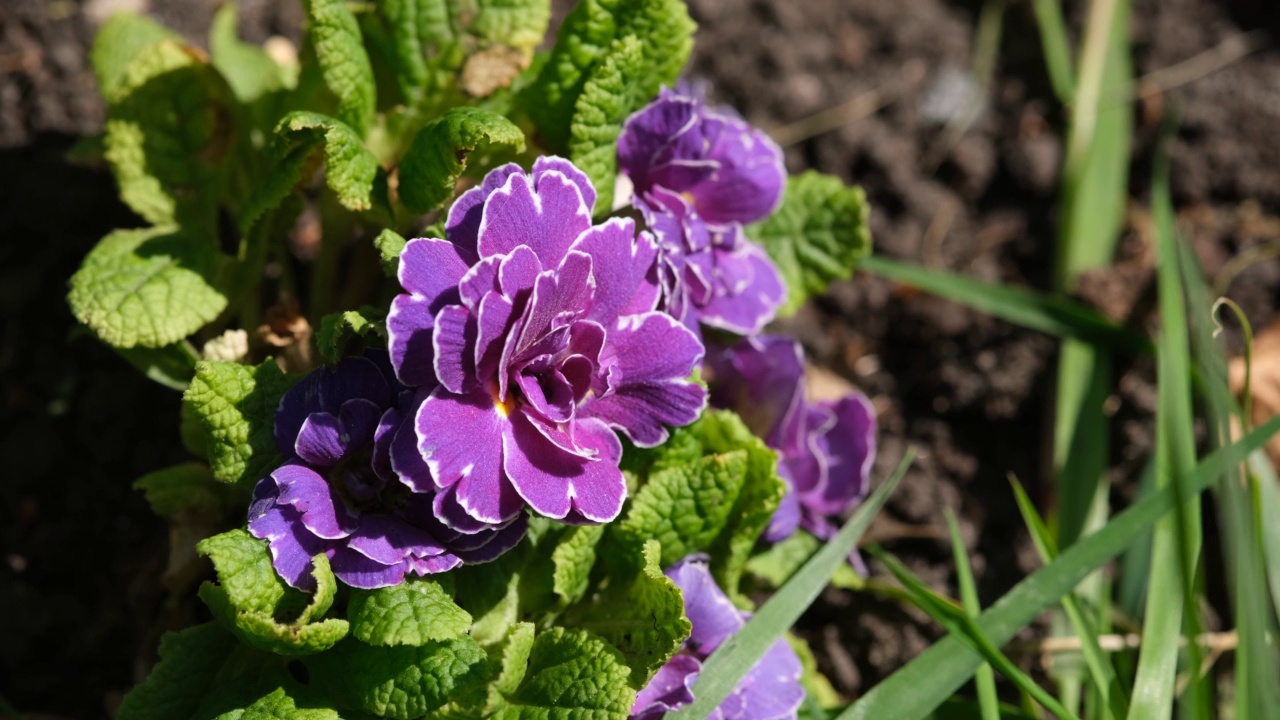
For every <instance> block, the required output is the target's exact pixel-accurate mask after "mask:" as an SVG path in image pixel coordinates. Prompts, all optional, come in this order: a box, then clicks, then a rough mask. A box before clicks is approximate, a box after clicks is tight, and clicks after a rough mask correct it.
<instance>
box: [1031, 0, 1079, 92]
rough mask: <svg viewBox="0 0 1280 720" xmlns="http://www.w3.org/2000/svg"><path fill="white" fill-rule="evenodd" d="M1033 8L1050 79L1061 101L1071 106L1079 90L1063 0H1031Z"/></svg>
mask: <svg viewBox="0 0 1280 720" xmlns="http://www.w3.org/2000/svg"><path fill="white" fill-rule="evenodd" d="M1031 7H1032V9H1033V10H1035V13H1036V25H1037V26H1038V27H1039V28H1040V47H1041V49H1042V50H1043V51H1044V64H1045V67H1046V68H1047V69H1048V71H1049V82H1050V83H1051V84H1052V85H1053V92H1054V94H1055V95H1057V96H1058V102H1060V103H1062V104H1063V105H1070V104H1071V98H1072V96H1074V95H1075V92H1076V78H1075V71H1074V70H1072V67H1071V41H1070V40H1069V39H1068V38H1067V24H1066V22H1064V21H1063V19H1062V3H1061V0H1032V4H1031Z"/></svg>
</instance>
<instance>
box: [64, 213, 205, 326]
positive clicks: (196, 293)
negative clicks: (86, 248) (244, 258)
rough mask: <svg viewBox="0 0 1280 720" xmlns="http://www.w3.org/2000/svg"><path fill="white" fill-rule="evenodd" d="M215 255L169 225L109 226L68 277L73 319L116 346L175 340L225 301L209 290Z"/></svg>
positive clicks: (199, 240)
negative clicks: (158, 226)
mask: <svg viewBox="0 0 1280 720" xmlns="http://www.w3.org/2000/svg"><path fill="white" fill-rule="evenodd" d="M220 268H221V257H220V255H219V253H218V251H217V250H216V249H215V248H214V247H213V246H212V245H210V244H209V242H208V241H207V240H206V239H204V238H203V237H200V236H192V235H189V234H187V233H185V232H184V231H181V230H176V229H171V228H146V229H136V230H117V231H115V232H113V233H111V234H110V235H108V236H106V237H105V238H103V239H102V240H101V241H100V242H99V243H98V245H97V247H95V248H94V249H93V250H91V251H90V252H89V255H88V256H87V257H85V259H84V263H83V264H82V265H81V266H80V269H79V270H78V271H76V274H75V275H73V276H72V277H71V292H70V294H68V296H67V302H68V303H70V305H71V311H72V312H73V313H75V316H76V319H77V320H79V321H80V322H82V323H84V324H85V325H88V326H89V327H90V328H92V329H93V331H94V332H95V333H97V334H98V337H100V338H102V340H103V341H104V342H106V343H108V344H110V345H114V346H116V347H121V348H132V347H134V346H139V345H141V346H143V347H148V348H158V347H162V346H165V345H169V344H171V343H175V342H177V341H179V340H182V339H183V338H185V337H186V336H187V335H190V334H191V333H194V332H195V331H196V330H199V329H200V328H201V327H202V326H204V324H205V323H207V322H209V321H211V320H213V319H214V318H216V317H217V316H218V313H220V312H222V309H223V308H225V307H226V305H227V299H226V297H224V296H223V295H222V293H221V292H219V291H218V290H217V287H216V284H217V283H216V280H215V278H217V276H218V271H219V270H220Z"/></svg>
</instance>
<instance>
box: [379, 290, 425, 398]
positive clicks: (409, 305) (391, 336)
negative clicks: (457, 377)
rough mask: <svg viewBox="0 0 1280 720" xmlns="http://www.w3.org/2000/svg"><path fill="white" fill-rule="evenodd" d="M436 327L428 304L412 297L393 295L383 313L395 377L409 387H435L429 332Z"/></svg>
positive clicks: (423, 300)
mask: <svg viewBox="0 0 1280 720" xmlns="http://www.w3.org/2000/svg"><path fill="white" fill-rule="evenodd" d="M435 326H436V318H435V311H434V310H432V306H431V303H430V302H429V301H427V300H425V299H423V298H417V297H414V296H412V295H397V296H396V297H395V299H394V300H392V301H391V312H390V313H388V314H387V348H388V349H389V350H390V351H391V365H392V367H394V368H395V370H396V378H397V379H399V380H400V382H402V383H404V384H405V385H408V386H409V387H425V388H427V389H430V388H431V387H432V386H434V385H435V384H436V371H435V350H434V349H433V348H432V344H431V338H432V335H433V334H434V333H433V332H432V331H433V330H434V329H435Z"/></svg>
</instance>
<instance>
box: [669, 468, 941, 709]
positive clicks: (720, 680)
mask: <svg viewBox="0 0 1280 720" xmlns="http://www.w3.org/2000/svg"><path fill="white" fill-rule="evenodd" d="M915 456H916V450H915V448H914V447H911V448H908V449H907V453H906V455H904V456H903V458H902V462H901V463H899V464H898V469H897V470H895V471H894V473H893V475H892V476H891V477H890V478H889V479H888V480H887V481H885V482H884V483H883V484H882V485H881V486H880V487H878V488H876V490H875V492H873V493H872V494H871V496H870V497H868V498H867V499H866V500H865V501H864V502H863V503H862V504H861V505H860V506H858V509H857V510H856V511H855V512H854V513H853V517H851V518H849V521H848V522H847V523H845V524H844V527H842V528H840V532H839V533H838V534H837V535H836V536H835V537H834V538H832V540H831V542H829V543H827V544H826V546H824V547H823V548H822V549H821V550H819V551H818V552H816V553H814V555H813V557H812V558H809V560H808V561H807V562H806V563H805V564H804V567H802V568H800V570H798V571H797V572H796V574H795V575H793V576H792V577H791V579H790V580H788V581H787V584H786V585H783V586H782V587H781V588H780V589H779V590H778V592H777V593H775V594H774V596H773V597H771V598H769V601H768V602H766V603H765V604H764V605H763V606H761V608H760V610H759V611H758V612H756V614H755V615H754V616H752V618H751V619H750V620H748V621H747V624H746V625H744V626H743V627H742V629H741V630H739V631H738V632H736V633H734V634H733V635H732V636H731V637H730V638H729V639H728V640H726V641H724V643H722V644H721V645H720V647H718V648H716V651H715V652H713V653H711V657H709V658H707V661H706V662H705V663H703V664H702V672H701V673H700V674H699V676H698V680H697V683H696V684H695V685H694V687H693V696H694V701H693V703H692V704H691V705H689V706H687V707H685V708H684V709H683V710H681V711H680V712H678V713H674V714H669V715H668V718H670V720H693V719H694V718H705V717H707V716H708V715H710V713H711V711H712V710H714V709H716V708H717V707H719V706H720V703H721V702H723V701H724V699H725V698H726V697H728V696H729V693H731V692H733V688H734V687H735V686H737V684H738V681H740V680H741V679H742V678H743V677H744V676H745V675H746V674H747V673H748V672H749V671H750V670H751V668H752V667H754V666H755V664H756V662H758V661H759V660H760V657H761V656H763V655H764V653H765V651H766V650H768V649H769V647H770V646H772V645H773V643H774V642H776V641H777V639H778V638H780V637H782V634H783V633H785V632H786V631H787V629H788V628H790V627H791V625H792V624H793V623H795V621H796V619H797V618H799V617H800V614H801V613H803V612H804V611H805V609H806V608H808V607H809V605H810V604H811V603H812V602H813V599H814V598H816V597H817V596H818V593H819V592H821V591H822V588H824V587H826V585H827V580H828V579H829V578H830V577H831V575H832V573H834V572H835V570H836V568H837V567H838V566H839V565H840V563H842V562H844V561H845V558H846V557H847V556H848V555H849V551H851V550H852V549H853V547H854V545H856V544H857V542H858V539H859V538H861V537H862V535H863V533H865V532H866V531H867V528H868V527H870V526H871V520H872V518H874V517H875V516H876V513H878V512H880V509H881V508H882V507H884V504H885V503H886V502H887V501H888V500H889V496H890V495H891V494H892V493H893V490H894V488H896V487H897V486H898V483H899V482H900V481H901V480H902V477H903V476H904V475H905V474H906V472H907V468H909V467H910V466H911V463H912V461H914V460H915Z"/></svg>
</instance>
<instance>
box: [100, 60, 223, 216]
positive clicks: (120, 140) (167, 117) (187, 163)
mask: <svg viewBox="0 0 1280 720" xmlns="http://www.w3.org/2000/svg"><path fill="white" fill-rule="evenodd" d="M114 96H115V97H114V100H113V102H111V103H109V104H108V106H107V122H106V134H105V138H104V143H105V148H106V151H105V156H106V159H107V162H108V163H110V165H111V169H112V171H113V172H114V173H115V176H116V182H117V184H119V186H120V197H121V199H123V200H124V201H125V203H126V204H128V205H129V207H131V208H133V210H134V211H135V212H137V213H138V214H139V215H141V216H142V217H144V218H146V219H147V220H148V221H149V222H151V223H152V224H155V225H163V224H170V223H175V222H176V223H179V224H186V225H192V226H193V227H194V226H198V224H199V223H209V222H212V213H213V208H214V202H215V200H216V196H217V189H218V178H219V173H220V172H221V170H222V168H221V163H222V161H223V159H224V158H225V157H226V156H227V155H228V153H229V152H230V151H231V149H232V146H233V143H234V140H235V128H234V124H233V122H232V119H233V115H232V112H231V109H230V108H231V105H232V103H233V102H234V100H233V99H232V97H231V90H230V88H228V87H227V84H226V81H225V80H223V79H222V77H221V76H220V75H219V74H218V73H217V71H215V70H214V69H213V68H212V67H210V65H209V64H208V63H207V62H205V61H204V60H203V58H202V56H201V55H200V54H199V52H198V51H197V50H194V49H192V48H189V47H187V46H184V45H181V44H179V43H177V42H174V41H173V40H161V41H160V42H158V43H154V44H151V45H148V46H146V47H145V48H143V49H142V50H140V51H139V52H138V53H137V55H135V56H134V58H133V60H132V61H131V62H130V63H129V65H128V67H127V68H126V70H125V72H124V75H123V76H122V78H121V79H120V82H119V83H118V84H117V85H116V87H115V91H114Z"/></svg>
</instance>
